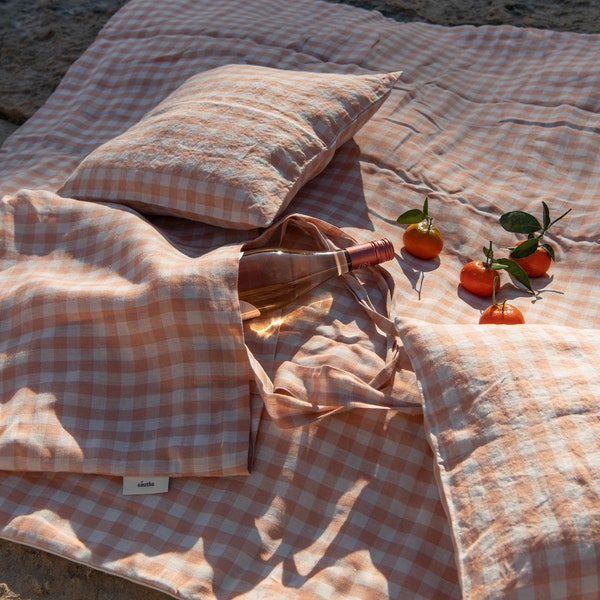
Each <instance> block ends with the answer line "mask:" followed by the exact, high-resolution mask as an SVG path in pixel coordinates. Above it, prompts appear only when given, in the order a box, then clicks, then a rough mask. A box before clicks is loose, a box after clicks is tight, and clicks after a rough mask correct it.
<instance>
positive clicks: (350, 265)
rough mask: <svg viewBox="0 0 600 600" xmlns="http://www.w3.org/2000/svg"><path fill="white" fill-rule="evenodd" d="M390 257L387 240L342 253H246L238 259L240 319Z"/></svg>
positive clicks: (391, 248)
mask: <svg viewBox="0 0 600 600" xmlns="http://www.w3.org/2000/svg"><path fill="white" fill-rule="evenodd" d="M393 258H394V246H393V245H392V242H390V241H389V240H388V239H386V238H383V239H379V240H373V241H371V242H366V243H364V244H358V245H356V246H350V247H349V248H345V249H341V250H325V251H307V250H289V249H285V248H264V249H263V248H261V249H256V250H248V251H245V252H244V253H243V254H242V256H241V258H240V265H239V276H238V293H239V298H240V306H241V312H242V319H244V320H246V319H252V318H255V317H258V316H260V315H262V314H264V313H265V312H268V311H271V310H274V309H277V308H281V307H283V306H285V305H286V304H289V303H290V302H292V301H293V300H296V299H297V298H298V297H300V296H302V295H303V294H305V293H306V292H309V291H310V290H312V289H314V288H315V287H317V286H319V285H321V284H322V283H324V282H325V281H327V280H328V279H331V278H333V277H337V276H338V275H343V274H344V273H348V272H349V271H353V270H354V269H361V268H365V267H369V266H372V265H377V264H379V263H382V262H385V261H388V260H392V259H393Z"/></svg>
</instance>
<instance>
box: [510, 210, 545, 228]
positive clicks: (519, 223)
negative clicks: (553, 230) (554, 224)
mask: <svg viewBox="0 0 600 600" xmlns="http://www.w3.org/2000/svg"><path fill="white" fill-rule="evenodd" d="M500 225H502V227H503V228H504V229H506V231H510V232H512V233H533V232H534V231H539V230H540V229H541V228H542V226H541V225H540V222H539V221H538V220H537V219H536V218H535V217H534V216H533V215H530V214H529V213H526V212H524V211H522V210H513V211H511V212H507V213H504V214H503V215H502V216H501V217H500Z"/></svg>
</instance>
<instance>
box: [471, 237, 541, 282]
mask: <svg viewBox="0 0 600 600" xmlns="http://www.w3.org/2000/svg"><path fill="white" fill-rule="evenodd" d="M483 253H484V254H485V259H486V260H485V266H486V267H488V268H489V269H493V270H494V271H507V272H508V274H509V275H510V276H511V277H514V278H515V279H516V280H517V281H518V282H519V283H522V284H523V285H524V286H525V287H526V288H527V289H528V290H529V291H530V292H532V293H533V288H532V287H531V282H530V281H529V275H527V273H526V272H525V270H524V269H523V267H521V266H520V265H518V264H517V263H516V262H515V261H514V260H510V259H509V258H495V257H494V248H493V245H492V242H491V241H490V243H489V245H488V246H484V247H483Z"/></svg>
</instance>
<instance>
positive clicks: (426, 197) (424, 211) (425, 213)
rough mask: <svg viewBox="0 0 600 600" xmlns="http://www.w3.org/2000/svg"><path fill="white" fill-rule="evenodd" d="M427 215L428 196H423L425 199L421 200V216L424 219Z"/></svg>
mask: <svg viewBox="0 0 600 600" xmlns="http://www.w3.org/2000/svg"><path fill="white" fill-rule="evenodd" d="M427 217H429V197H428V196H425V201H424V202H423V218H424V219H426V218H427Z"/></svg>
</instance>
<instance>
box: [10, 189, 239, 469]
mask: <svg viewBox="0 0 600 600" xmlns="http://www.w3.org/2000/svg"><path fill="white" fill-rule="evenodd" d="M0 247H1V258H0V265H1V268H2V271H1V272H0V276H1V281H2V284H1V285H0V313H1V314H2V335H1V336H0V352H1V357H2V361H1V373H2V383H1V384H0V390H1V397H2V414H1V419H0V423H1V428H0V469H3V470H10V471H47V472H57V471H64V472H88V473H101V474H107V475H119V474H120V475H151V474H154V475H189V476H191V475H208V476H219V475H222V476H231V475H242V474H245V473H247V465H248V460H249V451H250V448H249V440H250V431H251V422H250V420H251V414H250V404H249V394H250V389H249V379H250V369H249V366H248V363H247V360H246V350H245V346H244V343H243V338H242V333H241V324H240V322H239V318H236V315H235V310H236V309H237V298H236V281H235V266H236V264H237V260H238V256H239V248H236V247H235V246H233V247H224V248H222V249H221V248H215V249H213V250H210V249H207V251H206V252H204V253H202V254H198V255H197V256H188V255H186V254H183V253H182V252H181V251H180V250H179V249H177V248H176V247H174V246H172V245H170V244H169V243H168V242H167V241H166V240H165V239H164V237H163V235H162V234H161V232H160V231H158V230H157V229H155V228H154V227H152V226H151V225H150V224H149V223H148V222H147V221H146V220H144V219H141V218H140V217H139V215H137V214H136V213H134V212H133V211H130V210H126V209H123V208H119V207H115V206H114V205H112V206H111V205H107V204H95V203H91V202H79V201H76V200H68V199H64V198H60V197H59V196H57V195H56V194H54V193H51V192H44V191H37V192H36V191H33V192H28V191H22V192H20V193H17V194H15V195H14V196H11V195H7V196H5V197H4V198H3V199H2V202H1V204H0ZM214 281H219V282H220V285H218V286H215V285H212V283H213V282H214Z"/></svg>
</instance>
